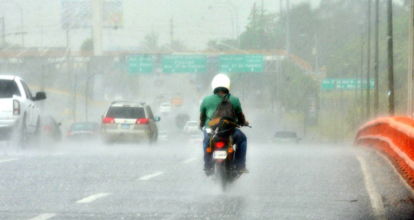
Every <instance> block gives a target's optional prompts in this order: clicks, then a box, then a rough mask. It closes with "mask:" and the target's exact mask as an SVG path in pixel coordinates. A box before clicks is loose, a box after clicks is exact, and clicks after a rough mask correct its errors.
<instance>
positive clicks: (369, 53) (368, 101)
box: [366, 0, 371, 119]
mask: <svg viewBox="0 0 414 220" xmlns="http://www.w3.org/2000/svg"><path fill="white" fill-rule="evenodd" d="M367 17H368V18H367V19H368V41H367V47H368V52H367V116H366V117H367V119H369V118H370V115H371V111H370V108H371V102H370V88H369V87H370V85H369V81H370V80H371V79H370V73H371V0H368V16H367Z"/></svg>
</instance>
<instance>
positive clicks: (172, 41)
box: [170, 17, 174, 51]
mask: <svg viewBox="0 0 414 220" xmlns="http://www.w3.org/2000/svg"><path fill="white" fill-rule="evenodd" d="M170 34H171V50H173V51H174V23H173V18H172V17H171V33H170Z"/></svg>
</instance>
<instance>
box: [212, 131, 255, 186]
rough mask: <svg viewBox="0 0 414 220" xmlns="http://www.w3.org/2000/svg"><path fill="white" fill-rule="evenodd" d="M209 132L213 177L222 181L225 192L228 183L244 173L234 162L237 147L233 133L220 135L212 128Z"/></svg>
mask: <svg viewBox="0 0 414 220" xmlns="http://www.w3.org/2000/svg"><path fill="white" fill-rule="evenodd" d="M249 127H250V126H249ZM207 133H210V135H211V136H210V137H211V138H210V146H209V147H208V148H207V153H212V160H213V161H212V162H213V174H212V175H213V179H214V180H215V181H217V182H219V183H220V185H221V188H222V190H223V192H225V191H226V188H227V185H229V184H231V183H233V182H234V181H236V180H237V179H238V178H240V176H241V175H242V174H243V173H239V172H238V171H237V169H236V164H235V163H234V162H235V159H236V151H237V148H236V145H235V144H233V138H232V136H231V135H220V134H218V133H215V132H213V131H211V130H209V131H207Z"/></svg>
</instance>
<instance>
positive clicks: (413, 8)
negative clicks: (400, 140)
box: [407, 0, 414, 118]
mask: <svg viewBox="0 0 414 220" xmlns="http://www.w3.org/2000/svg"><path fill="white" fill-rule="evenodd" d="M413 19H414V0H411V1H410V47H409V50H410V51H409V53H410V59H409V60H408V103H407V115H408V117H410V118H412V117H413V80H414V76H413V74H414V20H413Z"/></svg>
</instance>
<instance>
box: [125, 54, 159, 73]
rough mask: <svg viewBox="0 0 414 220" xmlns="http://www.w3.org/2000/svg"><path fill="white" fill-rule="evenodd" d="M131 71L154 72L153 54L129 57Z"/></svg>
mask: <svg viewBox="0 0 414 220" xmlns="http://www.w3.org/2000/svg"><path fill="white" fill-rule="evenodd" d="M128 66H129V73H152V72H153V70H154V62H153V56H152V55H138V56H130V57H128Z"/></svg>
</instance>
